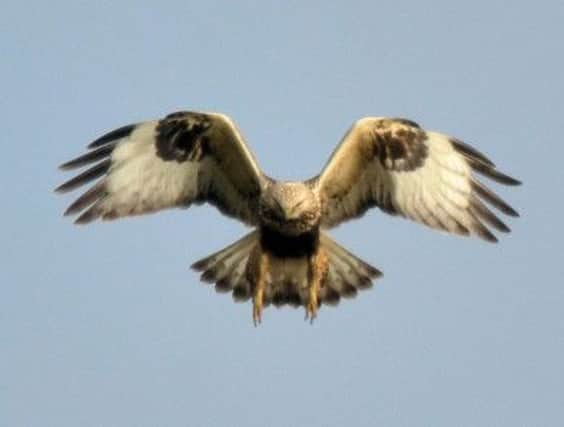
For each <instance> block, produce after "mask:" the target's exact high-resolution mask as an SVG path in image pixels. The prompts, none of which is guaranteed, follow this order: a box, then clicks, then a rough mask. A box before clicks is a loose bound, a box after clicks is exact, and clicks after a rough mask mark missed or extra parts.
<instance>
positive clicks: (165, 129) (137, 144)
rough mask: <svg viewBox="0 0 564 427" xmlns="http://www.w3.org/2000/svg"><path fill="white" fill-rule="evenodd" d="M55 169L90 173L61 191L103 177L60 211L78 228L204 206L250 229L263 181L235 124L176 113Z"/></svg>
mask: <svg viewBox="0 0 564 427" xmlns="http://www.w3.org/2000/svg"><path fill="white" fill-rule="evenodd" d="M88 148H89V149H90V151H89V152H87V153H86V154H84V155H82V156H80V157H77V158H75V159H73V160H71V161H69V162H66V163H64V164H63V165H61V169H63V170H68V169H76V168H81V167H85V166H90V167H89V168H88V169H86V170H85V171H84V172H82V173H80V174H79V175H78V176H76V177H74V178H72V179H71V180H69V181H67V182H65V183H64V184H63V185H61V186H59V187H58V188H57V189H56V191H57V192H61V193H64V192H67V191H71V190H74V189H75V188H77V187H80V186H82V185H84V184H87V183H89V182H91V181H94V180H95V179H97V178H100V177H102V179H101V180H99V181H98V182H97V183H95V184H94V185H93V186H92V187H91V188H90V189H88V190H87V191H86V192H85V193H84V194H82V195H81V196H80V197H79V198H78V199H77V200H76V201H75V202H74V203H72V204H71V205H70V206H69V208H68V209H67V210H66V212H65V214H66V215H75V214H80V215H79V216H78V219H77V220H76V222H77V223H79V224H85V223H89V222H91V221H94V220H96V219H98V218H101V219H115V218H120V217H124V216H129V215H140V214H145V213H150V212H155V211H158V210H161V209H166V208H173V207H188V206H190V205H191V204H192V203H204V202H208V203H211V204H212V205H214V206H216V207H217V208H218V209H219V210H220V211H221V212H223V213H224V214H226V215H229V216H233V217H236V218H238V219H239V220H241V221H243V222H245V223H247V224H256V222H257V218H256V211H257V209H256V206H257V203H258V198H259V195H260V193H261V191H262V188H263V186H264V183H265V178H264V176H263V174H262V172H261V170H260V168H259V167H258V165H257V163H256V161H255V160H254V158H253V156H252V154H251V153H250V151H249V149H248V148H247V146H246V144H245V142H244V140H243V138H242V136H241V134H240V132H239V131H238V129H237V127H236V126H235V124H234V123H233V122H232V121H231V119H229V118H228V117H227V116H225V115H222V114H215V113H198V112H178V113H173V114H169V115H168V116H166V117H165V118H163V119H161V120H154V121H147V122H143V123H138V124H133V125H128V126H124V127H121V128H119V129H116V130H114V131H112V132H110V133H108V134H106V135H104V136H102V137H100V138H98V139H97V140H95V141H94V142H92V143H91V144H90V145H89V146H88Z"/></svg>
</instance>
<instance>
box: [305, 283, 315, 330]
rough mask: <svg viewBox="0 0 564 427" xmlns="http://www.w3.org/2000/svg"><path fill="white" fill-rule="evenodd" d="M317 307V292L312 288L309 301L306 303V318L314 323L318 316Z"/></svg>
mask: <svg viewBox="0 0 564 427" xmlns="http://www.w3.org/2000/svg"><path fill="white" fill-rule="evenodd" d="M317 308H318V303H317V293H316V292H314V290H313V289H312V290H311V291H310V294H309V301H308V303H307V305H306V315H305V320H308V319H309V322H310V323H313V320H314V319H315V318H316V317H317Z"/></svg>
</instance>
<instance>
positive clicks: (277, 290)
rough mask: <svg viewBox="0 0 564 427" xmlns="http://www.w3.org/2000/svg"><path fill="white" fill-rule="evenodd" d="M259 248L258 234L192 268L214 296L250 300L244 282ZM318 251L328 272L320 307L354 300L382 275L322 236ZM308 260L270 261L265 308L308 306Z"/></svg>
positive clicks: (322, 234) (251, 234)
mask: <svg viewBox="0 0 564 427" xmlns="http://www.w3.org/2000/svg"><path fill="white" fill-rule="evenodd" d="M257 244H259V234H258V231H253V232H252V233H249V234H247V235H246V236H244V237H243V238H242V239H240V240H238V241H236V242H235V243H233V244H232V245H229V246H227V247H226V248H224V249H222V250H220V251H218V252H216V253H214V254H212V255H210V256H208V257H206V258H203V259H201V260H199V261H197V262H195V263H194V264H193V265H192V268H193V269H194V270H197V271H200V272H201V276H200V278H201V280H202V281H204V282H208V283H215V290H216V291H217V292H222V293H226V292H232V293H233V299H234V300H235V301H237V302H243V301H247V300H249V299H250V298H251V297H252V286H251V283H250V281H249V279H248V278H247V264H248V261H249V257H250V256H251V252H252V251H253V249H254V248H255V247H256V245H257ZM319 244H320V250H322V251H324V252H325V254H326V256H327V259H328V263H329V268H328V271H327V276H326V278H325V280H324V282H323V284H322V286H321V288H320V291H319V301H320V304H326V305H331V306H334V305H337V304H338V303H339V301H340V300H341V298H353V297H355V296H356V295H357V293H358V291H359V290H362V289H367V288H369V287H371V286H372V280H374V279H376V278H378V277H380V276H381V275H382V273H381V272H380V271H379V270H378V269H376V268H374V267H372V266H371V265H369V264H367V263H366V262H364V261H362V260H361V259H359V258H357V257H356V256H354V255H353V254H351V253H350V252H349V251H347V250H346V249H345V248H343V247H342V246H340V245H339V244H337V243H336V242H335V241H333V240H332V239H331V238H330V237H329V236H327V235H326V234H324V233H321V234H320V241H319ZM307 262H308V260H307V257H303V258H302V259H278V260H277V261H273V263H272V265H271V268H272V269H271V271H270V272H269V276H268V284H267V287H266V289H265V293H264V306H265V307H266V306H268V305H270V304H273V305H274V306H276V307H280V306H283V305H291V306H294V307H298V306H300V305H306V304H307V298H308V291H307V287H304V286H306V285H307V280H308V279H307V276H308V273H307V271H308V269H307Z"/></svg>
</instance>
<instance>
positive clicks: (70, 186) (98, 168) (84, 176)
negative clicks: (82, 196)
mask: <svg viewBox="0 0 564 427" xmlns="http://www.w3.org/2000/svg"><path fill="white" fill-rule="evenodd" d="M110 164H111V161H110V159H106V160H104V161H102V162H100V163H98V164H96V165H94V166H92V167H91V168H90V169H87V170H86V171H84V172H82V173H81V174H79V175H77V176H75V177H74V178H72V179H70V180H68V181H67V182H65V183H63V184H61V185H59V186H58V187H57V188H55V192H56V193H66V192H68V191H72V190H74V189H75V188H77V187H80V186H81V185H84V184H86V183H88V182H90V181H93V180H95V179H97V178H99V177H101V176H102V175H104V174H105V173H107V172H108V169H109V168H110Z"/></svg>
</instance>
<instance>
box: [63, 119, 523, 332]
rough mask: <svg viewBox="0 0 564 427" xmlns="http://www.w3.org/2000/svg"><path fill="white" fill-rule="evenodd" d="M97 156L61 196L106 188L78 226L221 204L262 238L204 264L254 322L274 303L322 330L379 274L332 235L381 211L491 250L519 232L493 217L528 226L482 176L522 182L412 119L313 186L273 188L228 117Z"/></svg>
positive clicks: (82, 212)
mask: <svg viewBox="0 0 564 427" xmlns="http://www.w3.org/2000/svg"><path fill="white" fill-rule="evenodd" d="M89 148H90V151H89V152H88V153H86V154H84V155H81V156H79V157H77V158H75V159H73V160H71V161H69V162H66V163H64V164H63V165H61V169H64V170H70V169H76V168H82V167H88V169H87V170H86V171H84V172H82V173H80V174H79V175H78V176H76V177H75V178H72V179H71V180H69V181H67V182H65V183H64V184H62V185H61V186H60V187H58V188H57V191H58V192H67V191H71V190H74V189H75V188H77V187H79V186H82V185H84V184H86V183H89V182H92V181H94V180H96V179H98V178H101V179H100V180H99V181H98V182H96V183H95V184H94V185H93V186H92V187H91V188H90V189H89V190H87V191H86V192H85V193H84V194H83V195H82V196H80V197H79V198H78V199H77V200H76V201H75V202H74V203H72V204H71V205H70V206H69V208H68V209H67V210H66V212H65V214H66V215H78V219H77V220H76V222H77V223H80V224H85V223H89V222H92V221H94V220H96V219H115V218H120V217H124V216H130V215H139V214H145V213H150V212H155V211H158V210H161V209H166V208H173V207H188V206H190V205H191V204H193V203H196V204H199V203H210V204H212V205H214V206H216V207H217V208H218V209H219V210H220V211H221V212H222V213H224V214H226V215H229V216H231V217H234V218H236V219H239V220H240V221H242V222H244V223H245V224H247V225H250V226H252V227H254V228H255V231H253V232H251V233H250V234H248V235H246V236H245V237H243V238H242V239H240V240H239V241H237V242H235V243H234V244H232V245H230V246H228V247H226V248H224V249H222V250H221V251H219V252H217V253H215V254H212V255H210V256H208V257H206V258H204V259H202V260H200V261H198V262H196V263H195V264H194V265H193V268H194V269H195V270H198V271H201V272H202V275H201V279H202V280H203V281H205V282H210V283H214V284H215V289H216V290H217V291H218V292H231V293H232V294H233V298H234V299H235V300H236V301H246V300H248V299H251V298H252V299H253V319H254V321H255V323H257V322H260V320H261V316H262V309H263V307H266V306H268V305H269V304H273V305H275V306H282V305H286V304H287V305H293V306H300V305H301V306H304V307H305V309H306V317H307V318H310V319H312V320H313V318H315V316H316V314H317V310H318V308H319V307H320V306H321V305H322V304H326V305H336V304H337V303H338V302H339V301H340V299H341V298H351V297H354V296H355V295H356V294H357V293H358V291H359V290H362V289H366V288H368V287H370V286H371V285H372V281H373V280H374V279H375V278H377V277H379V276H380V275H381V273H380V271H379V270H377V269H376V268H374V267H372V266H370V265H369V264H367V263H365V262H364V261H362V260H360V259H359V258H357V257H356V256H354V255H352V254H351V253H350V252H348V251H347V250H345V249H344V248H342V247H341V246H340V245H338V244H337V243H336V242H334V241H333V240H331V239H330V238H329V236H328V235H327V234H326V232H325V231H324V230H325V229H328V228H330V227H333V226H335V225H337V224H340V223H342V222H345V221H347V220H350V219H353V218H357V217H359V216H361V215H362V214H364V213H365V212H366V210H368V209H369V208H371V207H375V206H377V207H379V208H380V209H381V210H382V211H384V212H386V213H389V214H392V215H400V216H404V217H407V218H409V219H412V220H414V221H417V222H419V223H422V224H425V225H427V226H429V227H432V228H435V229H438V230H443V231H446V232H450V233H454V234H459V235H476V236H478V237H480V238H482V239H484V240H487V241H490V242H495V241H497V238H496V236H495V235H494V234H493V233H492V231H491V230H490V228H491V229H493V230H496V231H500V232H504V233H505V232H508V231H509V227H508V226H507V225H506V224H505V223H504V222H502V221H501V220H500V219H499V218H498V217H497V216H496V214H495V213H494V212H493V211H492V210H491V209H490V207H489V206H491V207H493V208H495V209H497V210H499V211H500V212H502V213H504V214H506V215H509V216H518V215H517V212H516V211H515V210H514V209H513V208H511V207H510V206H509V205H508V204H507V203H506V202H504V201H503V200H502V199H501V198H500V197H499V196H498V195H496V194H495V193H494V192H493V191H492V190H490V189H489V188H487V187H486V186H485V185H484V184H483V183H481V182H480V181H479V180H478V179H477V176H476V174H479V175H482V176H484V177H486V178H489V179H492V180H493V181H496V182H498V183H500V184H505V185H517V184H519V181H517V180H515V179H514V178H511V177H510V176H508V175H505V174H503V173H502V172H500V171H498V170H497V169H496V167H495V165H494V163H493V162H492V161H491V160H489V159H488V158H487V157H486V156H485V155H484V154H482V153H480V152H479V151H477V150H476V149H474V148H472V147H470V146H469V145H467V144H465V143H463V142H462V141H459V140H458V139H455V138H452V137H449V136H446V135H444V134H441V133H437V132H431V131H426V130H424V129H422V128H421V127H420V126H419V125H417V124H416V123H415V122H412V121H410V120H406V119H389V118H378V117H366V118H363V119H361V120H359V121H358V122H356V123H355V124H354V125H353V126H352V127H351V129H350V130H349V131H348V133H347V134H346V135H345V136H344V138H343V140H342V141H341V144H340V145H339V146H338V147H337V149H336V150H335V152H334V153H333V155H332V156H331V158H330V160H329V162H328V163H327V165H326V166H325V168H324V169H323V170H322V172H321V173H320V174H319V175H318V176H317V177H315V178H312V179H310V180H308V181H304V182H281V181H276V180H274V179H272V178H269V177H267V176H266V175H265V174H264V173H263V172H262V171H261V169H260V168H259V166H258V164H257V162H256V160H255V159H254V157H253V155H252V154H251V152H250V151H249V149H248V147H247V145H246V144H245V142H244V140H243V137H242V136H241V133H240V132H239V130H238V129H237V127H236V125H235V124H234V123H233V121H232V120H231V119H229V118H228V117H227V116H225V115H222V114H217V113H201V112H178V113H173V114H170V115H168V116H167V117H165V118H164V119H161V120H153V121H149V122H144V123H139V124H132V125H127V126H123V127H121V128H119V129H117V130H115V131H112V132H109V133H107V134H105V135H103V136H102V137H100V138H98V139H97V140H95V141H94V142H93V143H91V144H90V145H89ZM488 205H489V206H488Z"/></svg>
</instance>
